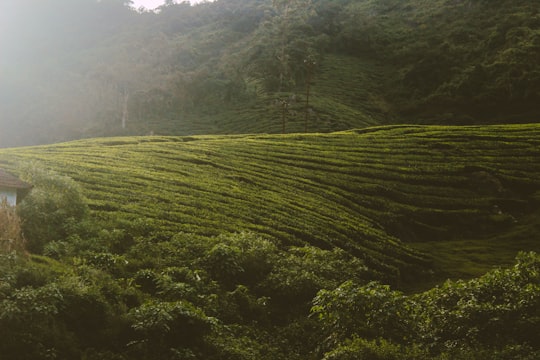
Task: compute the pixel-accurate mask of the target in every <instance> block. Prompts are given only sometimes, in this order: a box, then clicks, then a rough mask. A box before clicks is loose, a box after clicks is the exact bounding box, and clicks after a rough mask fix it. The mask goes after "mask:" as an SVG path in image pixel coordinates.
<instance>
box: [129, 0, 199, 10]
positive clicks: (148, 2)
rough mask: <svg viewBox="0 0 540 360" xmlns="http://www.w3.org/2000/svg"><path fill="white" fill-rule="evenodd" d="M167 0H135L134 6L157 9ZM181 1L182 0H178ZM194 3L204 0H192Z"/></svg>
mask: <svg viewBox="0 0 540 360" xmlns="http://www.w3.org/2000/svg"><path fill="white" fill-rule="evenodd" d="M164 2H165V0H133V6H134V7H135V8H136V9H137V8H139V7H140V6H144V7H145V8H147V9H155V8H157V7H158V6H160V5H163V3H164ZM178 2H181V1H178ZM190 2H191V3H192V4H195V3H198V2H202V0H190Z"/></svg>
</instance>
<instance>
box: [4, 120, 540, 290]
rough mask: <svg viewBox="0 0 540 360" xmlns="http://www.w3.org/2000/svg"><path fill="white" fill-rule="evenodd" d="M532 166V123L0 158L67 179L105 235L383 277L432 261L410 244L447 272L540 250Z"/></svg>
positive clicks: (48, 151)
mask: <svg viewBox="0 0 540 360" xmlns="http://www.w3.org/2000/svg"><path fill="white" fill-rule="evenodd" d="M539 158H540V125H512V126H504V125H501V126H490V127H426V126H393V127H376V128H368V129H364V130H357V131H347V132H341V133H332V134H302V135H300V134H290V135H238V136H200V137H159V136H154V137H129V138H107V139H92V140H82V141H75V142H70V143H63V144H57V145H48V146H41V147H28V148H16V149H6V150H1V151H0V166H2V167H5V168H8V169H10V170H13V171H15V172H16V171H17V167H18V166H21V165H22V164H24V163H26V162H30V161H38V162H41V163H43V164H45V165H46V166H49V167H51V168H52V169H55V170H57V171H59V172H60V173H63V174H66V175H69V176H71V177H73V178H74V179H75V180H76V181H78V182H80V183H81V185H82V186H83V188H84V191H85V193H86V195H87V197H88V199H89V203H90V206H91V208H92V209H93V213H94V215H95V217H96V218H98V219H100V220H101V221H103V226H104V227H108V228H122V227H126V226H128V225H127V224H130V223H131V224H133V223H137V224H139V226H145V227H147V228H149V229H150V230H151V231H152V230H156V231H160V232H164V233H174V232H180V231H183V232H191V233H197V234H200V235H204V236H213V235H218V234H221V233H227V232H236V231H242V230H250V231H254V232H258V233H262V234H266V235H267V236H268V237H271V238H274V239H276V240H278V241H280V242H281V243H282V244H284V245H290V244H295V245H300V244H303V243H311V244H315V245H318V246H321V247H332V246H340V247H342V248H344V249H346V250H348V251H350V252H352V253H354V254H356V255H357V256H360V257H362V258H365V259H366V261H367V263H368V264H369V265H370V266H371V267H372V268H374V269H376V270H378V271H381V272H384V273H385V274H386V276H385V278H386V279H387V280H389V281H391V280H395V277H396V275H397V271H398V270H397V269H399V271H401V275H403V276H405V277H406V276H407V275H413V274H416V272H415V271H413V270H412V269H413V268H416V266H417V265H425V264H426V259H425V258H424V257H423V256H421V255H418V253H417V252H415V251H414V250H412V249H411V247H409V246H407V245H405V243H409V244H410V245H412V246H413V247H414V248H418V249H421V250H422V251H423V252H425V253H427V254H429V255H431V256H432V257H433V259H435V261H436V264H438V265H439V266H441V267H442V270H444V271H447V272H448V273H447V274H445V275H450V276H470V275H476V274H478V273H479V272H482V271H485V270H486V269H487V268H488V267H489V266H492V265H495V264H501V263H505V262H506V261H507V260H511V258H513V256H514V255H515V252H516V251H518V250H529V249H530V250H537V251H538V250H540V244H539V241H538V240H539V238H538V234H539V232H538V230H540V220H538V219H539V218H540V217H539V216H538V215H540V162H539V161H538V159H539ZM141 224H142V225H141ZM398 239H402V240H403V242H400V241H399V240H398ZM411 265H413V266H412V267H411Z"/></svg>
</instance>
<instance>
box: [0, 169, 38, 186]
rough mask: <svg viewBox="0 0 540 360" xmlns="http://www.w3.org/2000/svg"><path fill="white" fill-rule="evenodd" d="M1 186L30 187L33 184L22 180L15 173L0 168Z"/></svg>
mask: <svg viewBox="0 0 540 360" xmlns="http://www.w3.org/2000/svg"><path fill="white" fill-rule="evenodd" d="M0 187H4V188H12V189H29V188H31V187H32V185H30V184H28V183H25V182H24V181H22V180H21V179H19V178H18V177H16V176H15V175H12V174H10V173H8V172H7V171H5V170H4V169H0Z"/></svg>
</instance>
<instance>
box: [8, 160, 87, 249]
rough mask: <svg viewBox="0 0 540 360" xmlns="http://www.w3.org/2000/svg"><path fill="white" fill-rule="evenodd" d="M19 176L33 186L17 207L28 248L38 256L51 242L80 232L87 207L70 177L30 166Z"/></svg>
mask: <svg viewBox="0 0 540 360" xmlns="http://www.w3.org/2000/svg"><path fill="white" fill-rule="evenodd" d="M23 177H24V179H25V180H26V181H28V182H29V183H31V184H32V185H33V186H34V187H33V189H32V191H31V192H30V194H29V195H28V196H27V197H26V198H25V199H24V201H23V202H22V203H21V204H20V205H19V207H18V213H19V215H20V217H21V218H22V219H23V223H22V230H23V234H24V236H25V238H26V239H27V240H28V249H29V250H30V251H32V252H35V253H41V252H42V251H43V249H44V247H45V245H46V244H47V243H49V242H51V241H62V240H67V239H68V238H69V237H70V236H72V235H75V234H77V232H79V231H82V229H81V228H80V224H81V222H82V220H83V219H85V217H86V216H87V214H88V206H87V204H86V200H85V198H84V196H83V194H82V190H81V188H80V187H79V185H78V184H77V183H76V182H75V181H74V180H73V179H71V178H69V177H67V176H63V175H59V174H57V173H55V172H53V171H49V170H45V169H42V168H39V167H37V166H35V165H32V166H30V167H28V168H26V169H25V171H24V173H23Z"/></svg>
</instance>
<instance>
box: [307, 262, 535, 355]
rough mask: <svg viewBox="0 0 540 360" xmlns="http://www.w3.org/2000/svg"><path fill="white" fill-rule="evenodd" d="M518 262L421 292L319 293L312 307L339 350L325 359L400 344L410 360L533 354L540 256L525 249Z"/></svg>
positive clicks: (371, 288) (376, 288)
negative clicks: (510, 266)
mask: <svg viewBox="0 0 540 360" xmlns="http://www.w3.org/2000/svg"><path fill="white" fill-rule="evenodd" d="M516 260H517V263H516V265H515V266H514V267H512V268H508V269H497V270H493V271H491V272H488V273H487V274H486V275H484V276H482V277H480V278H478V279H474V280H470V281H468V282H466V281H462V280H460V281H457V282H452V281H448V282H446V283H445V284H444V285H443V286H440V287H436V288H434V289H432V290H429V291H426V292H424V293H421V294H417V295H409V296H405V295H403V294H402V293H400V292H397V291H391V290H390V289H389V288H388V287H386V286H382V285H378V284H375V283H370V284H368V285H365V286H358V285H355V284H354V283H352V282H346V283H344V284H342V285H340V286H339V287H338V288H336V289H335V290H332V291H327V290H323V291H320V292H319V294H318V295H317V297H316V298H315V299H314V306H313V308H312V312H313V314H314V315H315V316H317V317H318V319H319V320H320V321H321V322H322V324H323V326H324V327H325V329H326V332H327V333H328V334H330V338H329V339H330V340H331V341H330V342H329V343H327V346H328V347H329V348H330V349H332V348H333V350H331V351H329V352H328V353H327V355H326V357H325V358H328V359H334V358H336V356H337V358H354V357H355V356H356V358H377V359H378V358H380V359H394V358H396V359H397V358H398V357H399V353H400V352H401V351H402V346H405V347H406V350H405V355H403V356H405V358H412V359H414V358H419V359H423V358H439V357H438V356H440V358H446V356H451V357H452V358H475V359H488V358H499V357H501V358H512V359H521V358H534V357H535V356H537V355H538V354H539V349H538V345H537V344H538V343H537V340H538V326H539V319H540V317H539V313H538V309H540V307H539V304H538V302H539V301H540V298H539V294H540V291H539V284H540V282H539V280H540V279H539V274H540V272H539V271H538V268H539V264H540V257H539V256H538V255H537V254H536V253H521V254H520V255H519V256H518V257H517V259H516ZM346 339H348V340H346ZM363 339H366V340H363ZM377 339H385V340H383V341H382V342H378V341H377ZM370 341H371V342H370ZM376 341H377V342H376ZM388 341H390V343H388ZM419 349H420V350H422V351H419ZM473 353H475V354H476V355H474V356H473V355H472V354H473ZM503 354H506V355H503ZM511 354H513V355H511ZM366 356H367V357H366Z"/></svg>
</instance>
